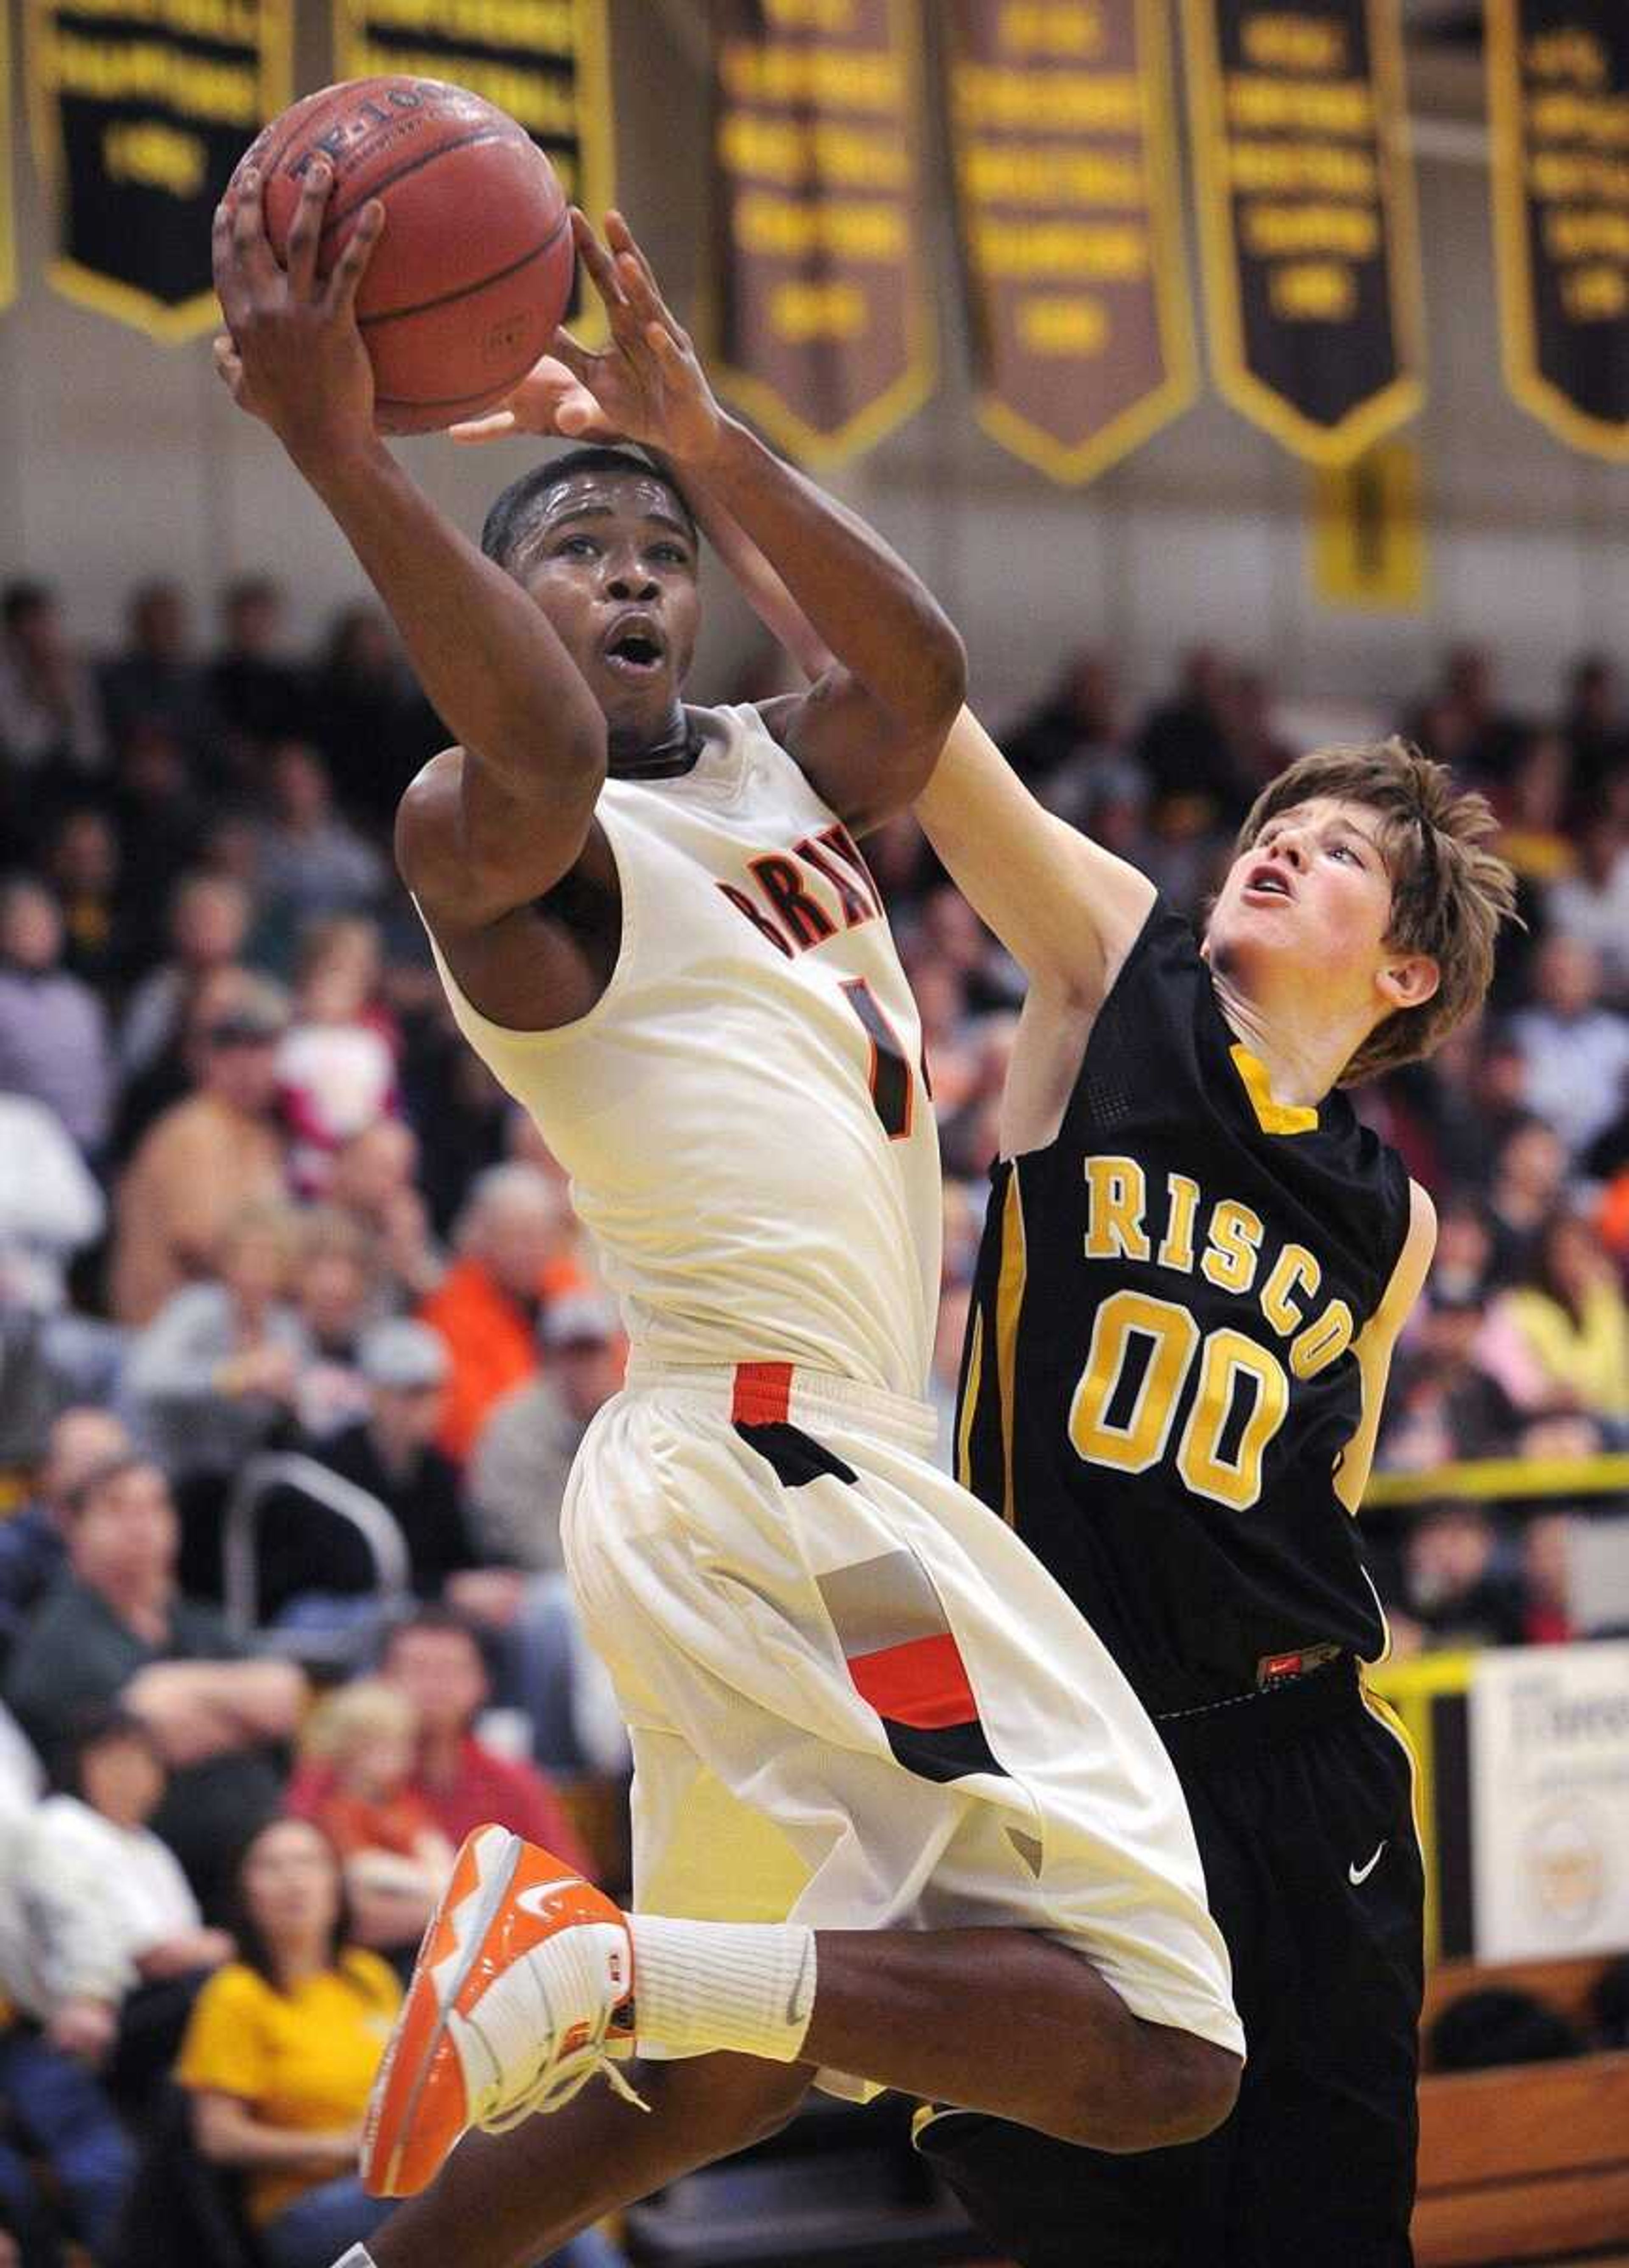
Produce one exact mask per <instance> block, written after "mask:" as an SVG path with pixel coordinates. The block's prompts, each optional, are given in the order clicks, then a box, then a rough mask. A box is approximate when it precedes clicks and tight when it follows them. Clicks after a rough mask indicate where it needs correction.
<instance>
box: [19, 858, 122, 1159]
mask: <svg viewBox="0 0 1629 2268" xmlns="http://www.w3.org/2000/svg"><path fill="white" fill-rule="evenodd" d="M62 954H63V917H62V915H61V913H60V912H59V911H58V909H57V905H56V901H55V898H53V897H52V895H51V894H50V892H49V891H48V889H46V888H45V887H43V885H41V883H39V882H36V881H33V880H31V879H30V878H29V877H28V876H26V875H22V874H16V875H13V876H12V877H11V880H9V881H6V882H4V883H0V1092H4V1093H9V1094H30V1095H33V1098H34V1100H35V1101H37V1102H42V1103H44V1104H45V1106H46V1108H48V1110H51V1111H54V1112H55V1115H56V1116H57V1117H58V1118H59V1119H60V1120H61V1121H62V1123H63V1126H64V1127H65V1128H66V1129H67V1130H68V1132H69V1134H70V1136H71V1137H72V1138H73V1139H74V1141H76V1142H77V1144H78V1145H79V1147H80V1149H81V1150H83V1151H85V1153H86V1154H87V1155H88V1156H90V1157H92V1158H93V1157H94V1156H95V1155H96V1153H97V1152H99V1151H100V1148H101V1145H102V1143H103V1142H104V1141H105V1140H106V1138H107V1128H108V1116H109V1111H110V1109H111V1106H112V1097H113V1065H112V1062H111V1059H110V1055H109V1049H108V1043H107V1016H106V1014H105V1013H104V1011H103V1008H102V1005H101V1002H100V1000H99V999H98V998H97V997H96V995H95V994H94V993H93V992H92V990H90V988H89V986H88V985H85V984H83V983H81V982H80V980H79V979H78V977H77V976H70V975H69V973H68V971H67V970H66V969H65V968H63V966H62Z"/></svg>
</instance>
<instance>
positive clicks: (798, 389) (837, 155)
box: [700, 0, 934, 464]
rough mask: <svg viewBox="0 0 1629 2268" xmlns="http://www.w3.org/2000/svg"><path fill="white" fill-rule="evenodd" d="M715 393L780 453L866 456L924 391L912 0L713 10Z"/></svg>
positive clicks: (798, 0)
mask: <svg viewBox="0 0 1629 2268" xmlns="http://www.w3.org/2000/svg"><path fill="white" fill-rule="evenodd" d="M712 21H713V26H714V46H713V58H712V70H713V87H712V97H713V113H712V172H711V195H712V233H713V250H712V265H711V274H710V276H709V277H708V279H707V284H706V291H707V305H706V307H705V312H704V316H703V320H702V323H701V325H700V328H701V330H702V333H703V336H704V341H705V343H706V346H707V348H708V350H710V353H711V361H712V366H713V367H714V369H715V370H716V372H717V375H718V378H719V385H720V387H722V389H723V390H724V392H726V394H729V395H730V396H731V397H732V398H733V400H734V401H737V402H738V403H739V404H740V405H741V408H742V409H744V410H745V411H746V412H747V413H748V416H750V417H752V418H753V419H754V420H755V421H756V423H758V424H759V425H760V426H761V427H762V428H763V431H764V432H765V433H767V434H768V435H769V437H770V439H771V440H772V441H774V442H775V443H776V444H777V446H779V447H780V448H783V449H785V451H786V453H787V454H788V455H789V456H792V457H795V458H798V459H800V460H801V461H802V462H804V463H806V464H832V463H835V462H837V460H839V459H841V458H844V457H847V456H851V455H853V454H854V453H856V452H857V451H859V450H861V449H865V448H868V447H870V446H871V445H872V444H873V442H874V441H876V440H878V439H880V438H881V436H882V435H883V434H884V433H886V432H888V431H889V430H890V429H891V428H892V427H893V426H895V425H897V424H899V423H901V422H902V421H903V419H904V418H906V417H908V416H910V414H911V412H912V411H913V410H915V409H919V408H920V406H921V404H922V403H923V402H924V401H925V400H926V398H927V396H928V394H929V393H930V392H931V391H932V385H933V378H934V342H933V333H932V323H931V320H930V316H929V309H928V304H927V291H926V284H925V274H924V270H923V264H922V246H923V241H924V238H925V223H924V217H923V210H922V205H923V199H922V168H921V157H920V151H919V146H918V131H919V120H920V117H921V101H920V85H919V82H920V76H921V73H920V60H919V55H918V46H917V37H916V33H917V14H916V0H716V4H715V6H714V8H713V11H712Z"/></svg>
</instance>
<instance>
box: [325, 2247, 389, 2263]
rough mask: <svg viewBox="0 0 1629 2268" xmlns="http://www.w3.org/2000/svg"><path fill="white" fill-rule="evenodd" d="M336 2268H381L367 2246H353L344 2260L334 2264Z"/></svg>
mask: <svg viewBox="0 0 1629 2268" xmlns="http://www.w3.org/2000/svg"><path fill="white" fill-rule="evenodd" d="M334 2268H379V2263H378V2262H377V2261H376V2260H375V2259H374V2257H373V2255H372V2253H371V2252H370V2251H369V2250H368V2249H367V2246H366V2245H365V2244H353V2245H352V2246H351V2248H350V2251H349V2252H348V2253H346V2255H345V2257H344V2258H343V2260H336V2261H335V2263H334Z"/></svg>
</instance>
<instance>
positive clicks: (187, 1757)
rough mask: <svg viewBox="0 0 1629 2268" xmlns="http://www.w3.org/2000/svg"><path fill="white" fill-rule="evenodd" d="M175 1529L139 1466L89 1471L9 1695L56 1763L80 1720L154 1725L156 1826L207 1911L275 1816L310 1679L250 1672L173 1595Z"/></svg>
mask: <svg viewBox="0 0 1629 2268" xmlns="http://www.w3.org/2000/svg"><path fill="white" fill-rule="evenodd" d="M179 1543H180V1528H179V1523H178V1521H177V1520H176V1516H175V1507H174V1505H173V1501H172V1499H171V1496H170V1491H169V1486H168V1484H167V1482H166V1479H165V1476H164V1475H163V1473H162V1471H161V1470H160V1469H159V1468H158V1466H157V1465H155V1464H153V1463H151V1462H150V1461H148V1460H147V1459H146V1458H144V1457H140V1456H132V1455H129V1454H126V1455H123V1456H120V1457H115V1458H114V1459H113V1460H111V1461H110V1462H107V1463H106V1464H103V1465H100V1466H98V1467H97V1468H96V1469H95V1470H93V1471H92V1473H90V1474H89V1475H88V1476H86V1477H85V1479H83V1480H82V1481H81V1482H80V1484H79V1485H78V1487H77V1490H76V1491H74V1494H73V1497H72V1499H71V1501H70V1511H69V1528H68V1567H67V1570H66V1572H65V1573H64V1574H63V1576H62V1577H61V1578H60V1579H59V1580H58V1581H57V1583H56V1585H55V1587H54V1588H53V1589H52V1591H51V1592H50V1593H49V1594H48V1597H47V1598H46V1599H45V1601H44V1602H43V1603H42V1604H41V1606H40V1607H39V1608H38V1609H36V1610H35V1612H34V1614H33V1616H32V1617H31V1619H30V1620H29V1622H28V1623H27V1624H26V1626H25V1628H24V1630H23V1631H22V1634H21V1636H20V1637H19V1638H18V1642H17V1645H16V1646H15V1648H14V1649H13V1651H12V1654H11V1663H10V1666H9V1670H8V1675H7V1680H6V1686H7V1695H8V1697H9V1699H10V1701H11V1706H12V1708H13V1709H14V1710H15V1711H16V1712H17V1715H18V1719H19V1721H20V1722H21V1724H22V1725H23V1727H24V1728H25V1730H26V1732H27V1733H28V1734H29V1737H30V1738H31V1739H32V1740H33V1742H34V1744H35V1746H36V1747H37V1748H38V1749H40V1750H41V1753H42V1754H43V1755H45V1756H56V1755H60V1754H61V1753H62V1752H63V1749H64V1747H65V1745H66V1744H67V1742H69V1741H70V1739H71V1738H72V1735H73V1733H74V1731H75V1728H76V1727H77V1723H78V1721H79V1720H80V1719H81V1718H82V1717H83V1715H84V1713H85V1712H86V1711H87V1710H89V1709H92V1708H106V1707H107V1706H108V1705H111V1704H113V1703H114V1702H117V1703H119V1704H120V1705H122V1706H123V1707H125V1708H128V1709H129V1710H132V1711H133V1712H135V1713H136V1715H137V1716H139V1717H141V1718H143V1719H144V1720H145V1722H146V1723H147V1724H148V1725H150V1726H151V1728H152V1730H153V1732H154V1733H155V1734H156V1735H157V1737H158V1744H159V1748H160V1749H161V1751H162V1753H163V1755H164V1757H165V1761H166V1764H168V1765H169V1767H170V1771H171V1779H170V1785H169V1790H168V1793H166V1798H165V1800H164V1803H163V1805H162V1807H161V1808H160V1809H159V1811H158V1814H157V1815H156V1816H155V1818H154V1821H153V1825H154V1828H155V1830H157V1832H158V1834H160V1835H161V1836H162V1837H164V1839H165V1841H166V1843H167V1844H168V1845H170V1848H171V1849H172V1850H173V1852H175V1855H176V1857H177V1858H178V1859H180V1860H181V1864H182V1866H183V1867H185V1868H186V1870H187V1874H188V1879H189V1880H190V1881H191V1882H192V1885H193V1888H194V1889H195V1891H196V1892H197V1894H198V1897H199V1901H200V1903H201V1904H202V1905H203V1908H204V1910H205V1911H206V1912H209V1911H211V1910H212V1909H213V1908H214V1904H215V1901H216V1900H217V1898H218V1896H219V1895H220V1894H221V1892H222V1891H223V1890H224V1889H225V1871H224V1870H225V1868H226V1867H227V1866H228V1865H229V1862H230V1855H231V1853H232V1852H233V1851H234V1850H236V1849H237V1848H238V1847H240V1844H241V1842H242V1839H243V1837H245V1836H246V1835H247V1834H249V1833H250V1832H252V1830H254V1826H255V1825H256V1824H257V1823H258V1822H259V1821H261V1820H262V1819H264V1818H265V1817H266V1816H267V1815H269V1813H271V1812H272V1811H274V1810H275V1809H276V1805H277V1798H278V1792H279V1778H278V1774H277V1771H276V1768H275V1765H274V1763H273V1758H272V1750H273V1748H274V1746H275V1744H276V1742H281V1741H285V1740H286V1739H287V1738H288V1737H289V1735H290V1734H291V1731H292V1729H293V1727H294V1723H295V1719H296V1718H297V1716H298V1714H299V1709H300V1705H301V1703H302V1701H303V1699H304V1697H305V1680H304V1678H303V1677H302V1676H301V1675H300V1673H299V1670H298V1669H296V1668H294V1667H293V1666H292V1665H291V1663H288V1662H284V1661H251V1660H248V1659H247V1658H246V1656H245V1653H244V1650H243V1649H242V1648H241V1647H240V1646H239V1645H238V1644H237V1642H236V1640H235V1639H233V1638H232V1637H231V1636H230V1634H229V1633H228V1631H226V1629H225V1625H224V1624H222V1623H221V1622H220V1621H219V1620H218V1619H217V1616H215V1615H213V1614H211V1613H210V1611H209V1610H208V1609H206V1608H203V1607H199V1606H195V1605H194V1604H193V1603H192V1602H190V1601H188V1600H186V1599H183V1598H181V1596H180V1595H179V1594H178V1593H177V1591H176V1587H175V1562H176V1553H177V1549H178V1545H179Z"/></svg>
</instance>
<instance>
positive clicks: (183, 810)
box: [110, 724, 203, 968]
mask: <svg viewBox="0 0 1629 2268" xmlns="http://www.w3.org/2000/svg"><path fill="white" fill-rule="evenodd" d="M110 809H111V813H112V816H113V820H114V826H115V827H116V828H117V829H118V833H119V846H120V851H121V854H122V872H123V876H124V880H125V882H126V884H127V890H126V895H125V902H124V908H123V910H124V916H125V920H126V923H127V924H128V927H129V949H130V959H131V962H132V965H133V966H138V967H142V968H145V967H146V966H147V965H148V963H149V962H150V961H156V960H157V959H158V955H159V954H161V953H162V952H163V950H164V929H163V918H164V915H165V913H166V909H167V907H168V904H169V898H170V892H171V890H172V889H173V887H174V885H175V882H176V880H177V878H178V876H180V875H181V873H184V872H185V870H186V869H187V868H188V866H190V865H193V864H194V863H195V859H196V858H197V856H198V850H199V845H200V843H202V841H203V807H202V806H201V804H200V802H199V799H198V795H197V792H196V789H195V784H194V781H193V778H192V775H191V772H190V770H189V769H188V756H187V750H186V747H184V745H183V744H182V742H181V740H178V739H177V737H176V735H175V734H174V733H173V732H172V731H171V730H170V728H169V726H168V725H157V724H144V725H134V726H133V727H132V728H131V731H130V734H129V739H128V740H127V741H126V742H125V745H124V747H122V749H121V750H120V752H119V755H118V759H117V763H116V767H115V770H114V785H113V793H112V797H111V799H110Z"/></svg>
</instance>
